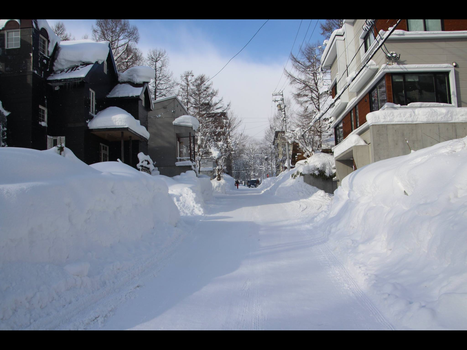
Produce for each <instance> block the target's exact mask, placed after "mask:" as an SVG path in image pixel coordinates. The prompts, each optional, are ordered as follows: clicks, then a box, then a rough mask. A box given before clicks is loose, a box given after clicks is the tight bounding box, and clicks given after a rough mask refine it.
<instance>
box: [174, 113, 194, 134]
mask: <svg viewBox="0 0 467 350" xmlns="http://www.w3.org/2000/svg"><path fill="white" fill-rule="evenodd" d="M172 124H173V125H175V126H187V127H190V128H192V129H193V130H195V131H196V130H198V128H199V121H198V119H196V118H195V117H193V116H191V115H182V116H180V117H178V118H176V119H175V120H174V121H173V123H172Z"/></svg>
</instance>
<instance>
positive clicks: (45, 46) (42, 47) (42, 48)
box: [39, 34, 49, 57]
mask: <svg viewBox="0 0 467 350" xmlns="http://www.w3.org/2000/svg"><path fill="white" fill-rule="evenodd" d="M39 53H41V54H42V55H44V56H47V57H49V40H48V39H47V38H46V37H45V36H43V35H41V34H40V35H39Z"/></svg>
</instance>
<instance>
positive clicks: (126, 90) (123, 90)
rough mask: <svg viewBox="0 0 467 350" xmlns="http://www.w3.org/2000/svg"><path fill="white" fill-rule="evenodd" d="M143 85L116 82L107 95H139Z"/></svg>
mask: <svg viewBox="0 0 467 350" xmlns="http://www.w3.org/2000/svg"><path fill="white" fill-rule="evenodd" d="M144 89H145V87H144V86H136V87H135V86H132V85H130V84H126V83H124V84H118V85H116V86H115V87H114V88H113V89H112V91H110V92H109V94H108V95H107V97H136V96H141V94H142V93H143V90H144Z"/></svg>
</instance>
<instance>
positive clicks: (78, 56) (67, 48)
mask: <svg viewBox="0 0 467 350" xmlns="http://www.w3.org/2000/svg"><path fill="white" fill-rule="evenodd" d="M59 47H60V50H59V53H58V56H57V59H56V61H55V63H54V71H61V70H65V69H68V68H71V67H76V66H80V65H83V64H92V63H96V62H98V63H102V62H104V61H105V60H106V59H107V56H108V55H109V52H110V46H109V43H108V42H107V41H101V42H97V41H92V40H70V41H62V42H60V44H59Z"/></svg>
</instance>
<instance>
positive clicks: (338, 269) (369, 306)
mask: <svg viewBox="0 0 467 350" xmlns="http://www.w3.org/2000/svg"><path fill="white" fill-rule="evenodd" d="M317 248H318V249H319V250H320V252H321V253H322V256H323V257H324V258H325V259H326V261H324V260H323V262H324V263H325V264H326V265H327V266H328V267H330V268H331V269H332V271H333V275H334V277H335V279H336V280H337V281H339V282H340V284H341V285H342V286H346V287H347V289H348V291H349V292H350V293H352V294H353V295H354V296H355V298H356V300H357V302H358V303H359V304H360V305H361V306H362V307H363V308H364V309H366V310H368V311H369V313H370V314H371V315H372V316H373V317H374V319H375V320H376V321H377V322H378V323H379V324H381V326H382V328H381V329H388V330H394V329H395V328H394V326H393V325H392V324H391V322H389V321H388V320H387V319H386V318H385V317H384V316H383V314H382V313H381V312H380V311H379V309H378V308H377V307H376V306H375V305H374V303H373V302H372V301H371V300H370V298H369V297H368V296H367V295H366V293H365V292H363V291H362V290H361V288H360V286H359V285H358V283H357V282H356V281H355V279H354V278H353V277H352V276H351V274H350V272H349V271H348V270H347V269H346V268H345V266H344V265H343V264H342V263H341V262H340V260H339V259H338V258H337V257H336V256H335V255H334V253H333V252H332V251H331V250H330V249H329V247H328V246H327V244H326V243H324V244H320V245H319V246H317Z"/></svg>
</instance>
